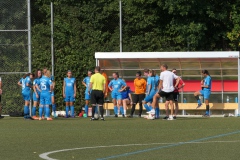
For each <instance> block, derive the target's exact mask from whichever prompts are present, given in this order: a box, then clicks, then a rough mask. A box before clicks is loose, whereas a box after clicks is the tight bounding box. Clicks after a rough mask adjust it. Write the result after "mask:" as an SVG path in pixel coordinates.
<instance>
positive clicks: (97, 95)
mask: <svg viewBox="0 0 240 160" xmlns="http://www.w3.org/2000/svg"><path fill="white" fill-rule="evenodd" d="M100 70H101V69H100V67H99V66H97V67H95V74H94V75H92V76H91V79H90V84H89V88H88V94H90V92H91V90H92V92H91V99H90V101H91V104H92V118H91V119H90V120H91V121H93V120H95V119H94V113H95V108H96V106H99V108H100V114H101V120H103V121H104V117H103V103H104V93H105V89H106V88H105V86H106V85H105V84H106V80H105V77H104V76H103V75H101V74H100Z"/></svg>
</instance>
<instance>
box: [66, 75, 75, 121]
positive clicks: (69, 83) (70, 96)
mask: <svg viewBox="0 0 240 160" xmlns="http://www.w3.org/2000/svg"><path fill="white" fill-rule="evenodd" d="M76 90H77V87H76V79H75V78H73V77H72V71H70V70H68V72H67V77H66V78H64V80H63V98H64V99H65V102H66V118H68V112H69V107H70V110H71V112H70V113H71V114H70V116H71V117H72V118H74V104H73V103H74V101H75V97H76Z"/></svg>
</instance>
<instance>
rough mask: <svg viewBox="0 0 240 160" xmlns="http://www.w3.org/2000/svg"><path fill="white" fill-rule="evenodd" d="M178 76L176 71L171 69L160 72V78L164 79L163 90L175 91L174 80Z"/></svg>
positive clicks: (167, 91)
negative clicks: (173, 71)
mask: <svg viewBox="0 0 240 160" xmlns="http://www.w3.org/2000/svg"><path fill="white" fill-rule="evenodd" d="M177 78H178V76H176V75H175V74H174V73H172V72H170V71H163V72H161V74H160V80H162V81H163V89H162V91H164V92H166V93H169V92H173V91H174V86H173V80H174V79H177Z"/></svg>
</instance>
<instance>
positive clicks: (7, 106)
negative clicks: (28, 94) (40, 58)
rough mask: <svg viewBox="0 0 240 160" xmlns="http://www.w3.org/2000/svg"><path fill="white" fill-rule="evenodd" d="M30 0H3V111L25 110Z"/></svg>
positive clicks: (0, 6) (0, 60)
mask: <svg viewBox="0 0 240 160" xmlns="http://www.w3.org/2000/svg"><path fill="white" fill-rule="evenodd" d="M28 2H29V1H27V0H9V1H0V77H1V78H2V85H3V86H2V90H3V95H2V107H3V114H8V113H9V112H11V111H22V108H23V107H22V105H23V100H22V95H21V88H20V87H18V86H17V82H18V81H19V79H20V77H21V76H22V75H23V74H24V73H26V72H28V71H29V68H31V67H29V63H28V60H29V58H30V57H28V51H29V48H28V47H29V45H28V44H29V43H28V34H29V30H28Z"/></svg>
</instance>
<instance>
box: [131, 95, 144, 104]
mask: <svg viewBox="0 0 240 160" xmlns="http://www.w3.org/2000/svg"><path fill="white" fill-rule="evenodd" d="M144 98H145V94H132V101H133V103H135V104H137V103H142V101H143V100H144Z"/></svg>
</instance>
